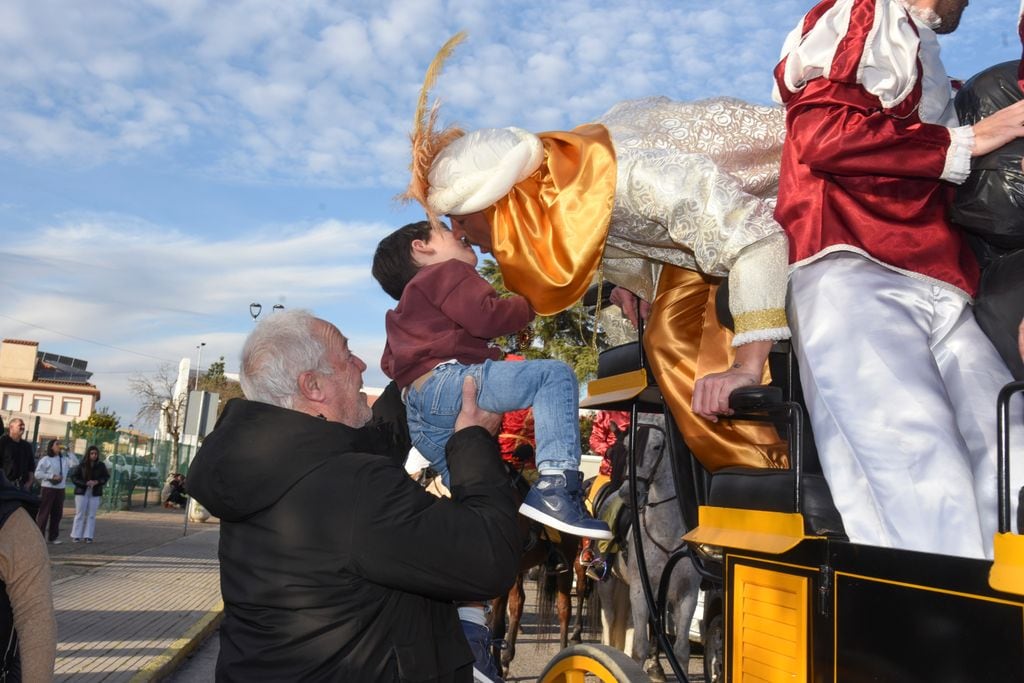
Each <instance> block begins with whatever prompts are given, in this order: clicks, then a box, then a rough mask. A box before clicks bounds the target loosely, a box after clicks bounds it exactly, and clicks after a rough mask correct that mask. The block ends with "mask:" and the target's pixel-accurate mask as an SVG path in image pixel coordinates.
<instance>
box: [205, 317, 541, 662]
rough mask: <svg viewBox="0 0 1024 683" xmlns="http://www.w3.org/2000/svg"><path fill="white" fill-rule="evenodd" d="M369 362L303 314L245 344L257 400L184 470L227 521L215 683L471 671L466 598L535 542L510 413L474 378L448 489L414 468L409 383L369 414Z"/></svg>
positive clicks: (246, 372)
mask: <svg viewBox="0 0 1024 683" xmlns="http://www.w3.org/2000/svg"><path fill="white" fill-rule="evenodd" d="M365 369H366V365H365V364H364V363H363V361H362V360H360V359H359V358H358V357H357V356H356V355H354V354H353V353H352V352H351V351H350V350H349V348H348V340H347V339H346V338H345V337H344V336H343V335H342V334H341V332H339V331H338V329H337V328H336V327H334V326H333V325H331V324H330V323H328V322H326V321H324V320H320V319H318V318H315V317H314V316H313V315H312V314H310V313H309V312H307V311H301V310H291V311H285V312H282V313H278V314H276V315H274V316H271V317H270V318H268V319H267V320H265V321H263V322H261V323H260V324H259V325H258V326H257V327H256V329H255V330H254V331H253V332H252V334H251V335H250V336H249V338H248V339H247V340H246V343H245V346H244V348H243V350H242V369H241V383H242V389H243V391H244V393H245V396H246V399H244V400H243V399H235V400H233V401H231V402H229V403H228V405H227V407H226V408H225V410H224V414H223V415H222V416H221V419H220V421H219V422H218V423H217V427H216V428H215V429H214V431H213V432H212V433H211V434H210V435H209V436H208V437H207V438H206V441H205V443H204V444H203V446H202V448H201V449H200V450H199V453H198V454H197V455H196V459H195V461H194V463H193V465H192V468H191V470H190V471H189V475H188V476H189V490H190V492H191V493H192V495H193V496H194V497H195V498H196V499H197V500H199V501H200V502H201V503H202V504H203V505H204V506H206V507H207V508H208V509H209V510H210V511H211V512H212V513H213V514H215V515H217V516H218V517H219V518H220V519H221V539H220V561H221V591H222V593H223V596H224V605H225V613H226V616H225V620H224V623H223V626H221V630H220V632H221V635H220V642H221V645H220V656H219V659H218V662H217V679H218V680H239V681H242V680H244V681H259V680H267V681H269V680H337V681H341V680H344V681H405V680H416V681H470V680H472V678H473V672H472V663H473V656H472V654H471V652H470V649H469V647H468V645H467V643H466V641H465V638H464V637H463V635H462V631H461V629H460V626H459V619H458V616H457V613H456V608H455V606H454V604H453V602H454V601H456V600H485V599H487V598H490V597H492V596H494V595H498V594H500V593H503V592H504V591H506V590H508V588H509V587H510V586H511V584H512V582H513V580H514V578H515V574H516V570H517V568H518V559H519V555H520V551H521V548H522V540H521V538H520V535H519V531H518V526H517V517H516V508H517V504H516V501H515V498H514V494H513V491H512V489H511V487H510V486H509V481H508V477H507V475H506V474H505V472H504V470H503V468H502V466H501V461H500V457H499V455H498V448H497V442H496V441H495V439H494V438H493V435H492V434H493V432H494V430H496V429H497V426H498V424H499V418H498V416H495V415H492V414H490V413H485V412H483V411H481V410H479V409H478V408H477V406H476V402H475V393H474V391H473V387H472V384H471V383H467V387H466V392H465V396H464V400H463V410H462V413H461V414H460V416H459V419H458V421H457V423H456V430H457V431H456V433H455V435H454V436H453V437H452V439H451V440H450V441H449V443H448V452H447V458H448V463H449V467H450V470H451V481H452V487H451V489H452V498H451V499H439V498H436V497H434V496H431V495H430V494H428V493H426V492H425V491H423V489H421V488H419V487H418V486H417V485H416V484H415V483H414V482H413V481H412V480H411V479H410V478H409V477H408V476H407V475H406V474H405V472H404V470H403V469H402V459H403V458H404V456H405V454H406V453H407V452H408V450H409V441H408V432H407V430H406V427H405V424H404V411H403V410H402V407H401V403H400V401H398V399H397V394H396V393H395V392H393V391H391V390H389V391H386V392H385V394H384V395H383V396H382V397H381V398H380V399H378V401H377V402H376V403H375V405H374V410H373V412H371V409H370V408H369V406H368V405H367V400H366V395H365V394H364V393H363V392H362V391H361V388H362V373H363V371H364V370H365ZM388 411H390V412H391V417H392V419H390V420H389V419H385V418H384V417H383V416H384V415H385V413H387V412H388ZM375 413H376V414H377V416H376V417H375ZM489 431H490V432H491V433H488V432H489Z"/></svg>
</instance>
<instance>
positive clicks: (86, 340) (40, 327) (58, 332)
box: [0, 313, 177, 363]
mask: <svg viewBox="0 0 1024 683" xmlns="http://www.w3.org/2000/svg"><path fill="white" fill-rule="evenodd" d="M0 318H7V319H8V320H13V321H14V322H16V323H21V324H22V325H28V326H29V327H34V328H36V329H39V330H46V331H47V332H52V333H53V334H59V335H60V336H62V337H67V338H69V339H77V340H78V341H83V342H86V343H87V344H95V345H96V346H104V347H106V348H108V349H114V350H115V351H122V352H124V353H130V354H133V355H136V356H142V357H143V358H152V359H153V360H158V361H162V362H164V363H176V362H177V361H175V360H171V359H169V358H161V357H160V356H154V355H152V354H149V353H143V352H141V351H132V350H131V349H125V348H122V347H120V346H114V345H113V344H105V343H103V342H101V341H96V340H95V339H86V338H85V337H79V336H76V335H73V334H68V333H67V332H61V331H59V330H54V329H51V328H49V327H43V326H42V325H36V324H35V323H30V322H28V321H27V320H20V319H18V318H13V317H11V316H9V315H4V314H3V313H0Z"/></svg>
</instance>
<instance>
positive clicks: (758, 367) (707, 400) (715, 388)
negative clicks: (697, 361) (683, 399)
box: [690, 341, 772, 422]
mask: <svg viewBox="0 0 1024 683" xmlns="http://www.w3.org/2000/svg"><path fill="white" fill-rule="evenodd" d="M771 349H772V342H770V341H755V342H750V343H749V344H744V345H743V346H739V347H737V348H736V359H735V362H734V363H733V365H732V367H731V368H729V369H728V370H726V371H725V372H715V373H712V374H710V375H705V376H704V377H701V378H700V379H698V380H697V383H696V384H695V385H694V387H693V401H692V402H691V403H690V408H691V409H692V410H693V412H695V413H697V414H698V415H700V416H701V417H703V418H707V419H708V420H711V421H712V422H718V416H719V415H732V413H733V411H732V410H730V409H729V394H731V393H732V392H733V390H735V389H739V388H740V387H749V386H754V385H757V384H760V383H761V378H762V375H763V373H764V364H765V362H767V360H768V352H769V351H771Z"/></svg>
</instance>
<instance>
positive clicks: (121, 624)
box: [48, 506, 221, 681]
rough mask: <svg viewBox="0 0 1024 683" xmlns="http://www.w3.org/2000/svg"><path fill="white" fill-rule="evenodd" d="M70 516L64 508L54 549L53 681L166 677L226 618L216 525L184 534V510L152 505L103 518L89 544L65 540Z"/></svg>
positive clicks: (192, 525) (192, 527)
mask: <svg viewBox="0 0 1024 683" xmlns="http://www.w3.org/2000/svg"><path fill="white" fill-rule="evenodd" d="M73 517H74V510H73V508H65V511H64V519H63V520H62V521H61V540H62V541H63V543H61V544H59V545H49V546H48V548H49V550H50V560H51V568H52V572H53V600H54V609H55V611H56V614H57V638H58V643H57V662H56V667H55V680H57V681H65V680H74V681H149V680H160V679H162V678H164V677H165V676H166V675H167V674H168V673H170V672H171V671H173V670H174V669H175V668H176V667H177V666H178V665H179V664H180V662H181V661H182V660H183V659H184V658H185V656H186V655H187V654H188V653H190V652H191V650H192V649H194V648H195V647H196V646H197V645H198V644H199V643H201V642H202V640H203V637H204V636H205V635H207V634H208V633H210V632H211V631H212V630H214V629H215V628H216V626H217V623H218V621H219V616H220V613H221V601H220V576H219V569H218V563H217V543H218V540H219V536H220V533H219V532H220V527H219V525H218V524H217V523H216V522H211V523H203V524H195V523H190V524H189V529H188V533H187V534H185V533H184V519H185V517H184V513H183V512H182V511H180V510H165V509H164V508H161V507H156V506H149V507H147V508H141V509H137V510H133V511H130V512H111V513H105V514H100V515H99V517H98V518H97V520H96V534H95V542H94V543H91V544H86V543H71V541H70V538H69V537H68V531H69V530H70V528H71V520H72V518H73ZM209 680H212V678H211V679H209Z"/></svg>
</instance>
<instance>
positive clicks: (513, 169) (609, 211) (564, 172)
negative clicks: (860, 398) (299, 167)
mask: <svg viewBox="0 0 1024 683" xmlns="http://www.w3.org/2000/svg"><path fill="white" fill-rule="evenodd" d="M460 40H461V34H460V35H459V36H456V37H455V38H453V39H452V40H450V41H449V42H448V43H447V44H446V45H445V47H443V48H442V49H441V51H440V52H439V53H438V57H436V58H435V60H434V64H432V65H431V69H430V70H429V71H428V74H427V79H426V82H425V84H424V88H423V91H422V92H421V94H420V101H419V106H418V108H417V114H416V126H415V129H414V131H413V135H412V140H413V164H412V180H411V182H410V185H409V189H408V191H407V193H406V196H407V197H408V198H412V199H416V200H417V201H419V202H420V203H421V204H422V205H423V206H424V208H425V209H426V212H427V215H428V217H429V218H430V220H431V221H432V222H437V221H438V220H439V217H440V216H442V215H447V216H448V217H449V218H450V220H451V223H452V229H453V231H454V232H455V233H456V235H457V236H459V237H461V238H464V239H466V240H468V241H469V242H471V243H473V244H475V245H477V246H478V247H480V249H481V251H484V252H490V253H491V254H492V255H493V256H494V258H495V260H496V261H497V263H498V265H499V267H500V268H501V272H502V276H503V278H504V282H505V285H506V286H507V287H508V288H509V289H510V290H512V291H514V292H517V293H519V294H521V295H523V296H525V297H526V298H527V299H528V300H529V301H530V304H531V305H532V306H533V308H534V309H535V310H536V311H537V312H538V313H541V314H553V313H556V312H558V311H561V310H563V309H565V308H568V307H569V306H571V305H573V304H574V303H575V302H576V301H578V300H579V299H580V297H581V296H582V295H583V293H584V292H585V290H586V289H587V288H588V287H589V286H590V284H591V283H592V282H593V281H594V280H595V278H598V277H603V278H605V279H606V280H608V281H610V282H612V283H614V284H615V285H617V286H619V287H622V288H625V289H628V290H629V291H631V292H634V293H636V294H637V295H639V296H640V297H641V298H642V299H643V300H645V301H649V302H651V312H650V315H649V322H648V327H647V328H646V333H645V336H644V344H645V348H646V350H647V353H648V358H649V360H650V363H651V367H652V370H653V371H654V374H655V377H656V378H657V380H658V383H659V386H660V388H661V390H662V393H663V395H664V397H665V400H666V402H667V404H668V405H669V407H670V409H671V411H672V414H673V416H674V418H675V420H676V422H677V423H678V424H679V426H680V429H681V430H682V432H683V435H684V437H685V438H686V441H687V444H688V445H689V446H690V448H691V449H692V450H693V451H694V453H695V454H696V455H697V457H698V458H699V459H700V460H701V462H702V463H703V464H704V465H705V467H707V468H708V469H710V470H712V471H713V470H716V469H720V468H721V467H724V466H731V465H748V466H757V467H774V466H780V465H781V464H784V456H782V457H781V458H780V456H779V455H778V452H779V449H778V448H777V446H778V443H777V442H778V436H777V435H776V434H775V432H774V430H773V429H771V428H768V427H761V426H755V425H739V424H735V425H734V424H726V423H724V422H718V420H717V416H719V415H727V414H728V413H729V408H728V396H729V394H730V393H731V392H732V390H733V389H735V388H737V387H740V386H744V385H751V384H759V383H761V382H762V381H764V380H765V379H766V377H767V375H766V370H765V366H766V360H767V356H768V352H769V350H770V348H771V345H772V343H773V342H774V341H776V340H780V339H786V338H788V337H789V334H790V332H789V327H788V326H787V322H786V314H785V294H786V271H787V265H788V244H787V240H786V236H785V234H784V233H783V232H782V229H781V228H780V227H779V225H778V224H777V223H776V222H775V220H774V218H773V217H772V213H773V210H774V196H775V192H776V189H777V184H778V165H779V159H780V155H781V151H782V142H783V136H784V121H783V112H782V110H781V109H779V108H776V107H765V106H757V105H752V104H747V103H745V102H741V101H739V100H735V99H729V98H716V99H710V100H703V101H700V102H694V103H681V102H675V101H672V100H669V99H667V98H663V97H654V98H647V99H641V100H634V101H627V102H622V103H620V104H618V105H616V106H615V107H613V108H612V109H611V111H609V112H608V113H606V114H605V115H604V116H603V117H601V118H599V119H598V120H597V121H596V122H594V123H590V124H585V125H582V126H579V127H577V128H575V129H573V130H571V131H555V132H547V133H540V134H538V135H533V134H531V133H528V132H527V131H525V130H522V129H519V128H500V129H481V130H476V131H472V132H469V133H464V132H463V131H461V130H458V129H454V128H447V129H444V130H441V131H435V130H434V126H435V124H436V121H437V116H438V108H437V105H436V104H435V105H434V106H433V107H432V108H431V109H429V110H428V108H427V96H428V92H429V89H430V87H431V85H432V82H433V81H434V80H435V79H436V76H437V73H438V70H439V68H440V64H441V63H442V62H443V60H444V59H445V58H446V57H447V55H448V54H450V52H451V49H452V48H453V47H454V45H455V44H457V43H458V42H459V41H460ZM727 275H729V276H730V287H729V307H730V311H731V313H732V316H733V319H734V324H735V335H733V334H732V333H730V332H729V331H728V330H726V329H725V328H724V327H722V326H721V325H720V324H719V322H718V319H717V317H716V315H715V304H714V301H715V292H716V290H717V288H718V285H719V283H720V282H721V281H722V279H723V278H724V277H725V276H727Z"/></svg>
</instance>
